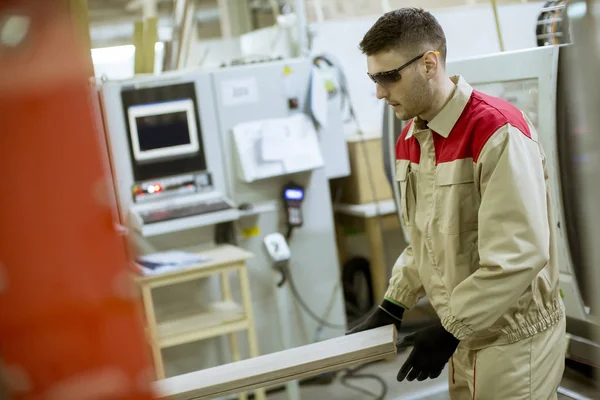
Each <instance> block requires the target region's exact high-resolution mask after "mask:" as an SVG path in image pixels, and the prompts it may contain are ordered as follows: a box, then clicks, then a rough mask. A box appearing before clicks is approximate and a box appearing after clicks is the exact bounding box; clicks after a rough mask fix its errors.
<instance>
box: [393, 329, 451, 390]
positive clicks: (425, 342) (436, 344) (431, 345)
mask: <svg viewBox="0 0 600 400" xmlns="http://www.w3.org/2000/svg"><path fill="white" fill-rule="evenodd" d="M458 343H459V340H458V339H457V338H455V337H454V336H452V334H451V333H450V332H448V331H447V330H445V329H444V327H443V326H442V325H441V324H437V325H435V326H430V327H428V328H425V329H421V330H419V331H417V332H415V333H413V334H412V335H408V336H407V337H405V338H404V340H402V342H401V343H400V344H399V345H398V347H399V348H403V347H408V346H414V348H413V350H412V352H411V353H410V355H409V356H408V359H407V360H406V362H405V363H404V365H402V368H400V371H399V372H398V377H397V379H398V382H402V381H403V380H404V378H406V375H407V374H408V380H409V381H414V380H415V379H417V380H419V381H424V380H425V379H427V378H431V379H434V378H437V377H438V376H440V374H441V373H442V371H443V370H444V366H445V365H446V363H447V362H448V360H449V359H450V357H452V355H453V354H454V351H455V350H456V347H457V346H458ZM409 372H410V373H409Z"/></svg>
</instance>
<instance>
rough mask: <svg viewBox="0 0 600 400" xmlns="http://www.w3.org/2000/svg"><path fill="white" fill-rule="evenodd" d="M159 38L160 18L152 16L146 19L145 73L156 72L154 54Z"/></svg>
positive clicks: (144, 44)
mask: <svg viewBox="0 0 600 400" xmlns="http://www.w3.org/2000/svg"><path fill="white" fill-rule="evenodd" d="M157 40H158V18H156V17H150V18H146V19H145V20H144V42H143V46H144V73H147V74H152V73H154V55H155V46H156V41H157Z"/></svg>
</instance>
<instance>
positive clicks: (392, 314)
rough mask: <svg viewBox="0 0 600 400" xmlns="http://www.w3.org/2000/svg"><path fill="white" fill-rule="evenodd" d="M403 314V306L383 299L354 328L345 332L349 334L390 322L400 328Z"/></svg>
mask: <svg viewBox="0 0 600 400" xmlns="http://www.w3.org/2000/svg"><path fill="white" fill-rule="evenodd" d="M403 314H404V307H402V306H399V305H397V304H394V303H392V302H391V301H389V300H385V299H384V300H383V301H382V302H381V304H380V305H379V306H378V307H377V308H376V309H375V310H374V311H371V313H370V314H369V315H368V316H367V317H366V318H365V319H363V320H362V321H361V322H360V323H359V324H358V325H356V326H355V327H354V328H352V329H350V330H349V331H348V332H347V333H346V334H347V335H349V334H352V333H357V332H362V331H366V330H368V329H373V328H379V327H380V326H385V325H391V324H394V325H396V329H400V325H402V315H403Z"/></svg>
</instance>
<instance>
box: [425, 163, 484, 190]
mask: <svg viewBox="0 0 600 400" xmlns="http://www.w3.org/2000/svg"><path fill="white" fill-rule="evenodd" d="M474 175H475V171H474V169H473V161H472V160H471V159H470V158H465V159H462V160H455V161H451V162H446V163H441V164H438V166H437V168H436V175H435V184H436V185H438V186H444V185H457V184H459V183H471V182H474V181H475V177H474Z"/></svg>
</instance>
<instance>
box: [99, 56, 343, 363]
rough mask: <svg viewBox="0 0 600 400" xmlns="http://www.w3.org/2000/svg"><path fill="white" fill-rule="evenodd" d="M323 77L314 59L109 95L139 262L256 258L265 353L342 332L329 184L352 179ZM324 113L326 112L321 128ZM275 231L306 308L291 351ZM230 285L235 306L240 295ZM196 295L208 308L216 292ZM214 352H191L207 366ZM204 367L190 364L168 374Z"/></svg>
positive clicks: (115, 164) (258, 321)
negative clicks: (142, 255) (212, 252)
mask: <svg viewBox="0 0 600 400" xmlns="http://www.w3.org/2000/svg"><path fill="white" fill-rule="evenodd" d="M316 74H318V71H317V69H316V67H315V66H314V65H313V63H312V62H311V61H310V60H308V59H295V60H279V61H274V62H267V63H258V64H249V65H239V66H231V67H225V68H219V69H215V70H193V71H181V72H175V73H169V74H165V75H160V76H140V77H135V78H134V79H131V80H127V81H114V82H112V81H108V82H104V83H103V85H102V88H101V98H102V103H103V111H104V118H105V120H106V126H107V131H108V133H107V142H108V147H109V152H110V156H111V157H110V159H111V167H112V171H113V176H114V180H115V182H116V191H117V198H118V203H119V209H120V215H121V219H122V221H123V223H126V224H127V225H128V226H129V227H131V229H132V230H133V231H134V232H135V234H136V235H137V239H138V240H140V241H141V242H143V244H144V246H138V251H143V252H154V251H161V250H168V249H173V248H179V249H191V248H194V247H210V246H211V245H213V243H214V242H223V241H228V242H231V243H234V244H236V245H238V246H240V247H242V248H244V249H246V250H248V251H250V252H252V253H253V254H254V257H253V258H252V259H250V260H249V261H248V271H249V276H250V284H251V289H252V299H253V307H254V310H255V312H254V315H255V325H256V328H257V331H258V338H259V348H260V351H261V353H271V352H274V351H280V350H282V349H283V348H284V347H289V346H294V347H295V346H298V345H303V344H308V343H311V342H314V341H317V340H321V339H325V338H330V337H334V336H339V335H342V334H344V332H345V312H344V305H343V296H342V290H341V283H340V281H339V270H338V268H339V261H338V256H337V251H336V246H335V243H336V242H335V235H334V231H335V230H334V223H333V212H332V205H331V195H330V191H329V179H331V178H337V177H342V176H346V175H348V174H349V173H350V167H349V160H348V154H347V149H346V144H345V138H344V134H343V129H342V128H343V121H342V116H341V96H340V95H339V94H337V95H336V94H335V93H334V94H333V95H331V94H330V93H329V92H327V88H326V87H325V86H324V84H315V81H314V77H315V76H316ZM320 82H323V81H322V80H321V81H320ZM328 84H329V85H331V82H330V81H328ZM315 102H318V104H319V105H322V106H325V107H324V108H323V107H319V110H320V112H319V115H318V118H316V117H315V116H314V114H313V112H312V108H313V107H312V106H313V105H314V104H315ZM292 229H293V230H294V235H293V237H291V230H292ZM275 232H281V233H283V234H284V235H286V236H287V237H288V240H289V247H290V249H291V251H292V252H293V253H294V255H295V256H294V258H293V259H291V260H290V262H289V266H288V267H289V268H288V273H289V274H291V276H293V279H294V282H295V284H296V288H297V290H296V291H295V294H296V296H301V299H300V300H301V303H297V302H293V303H292V302H291V303H289V307H288V308H289V310H287V312H289V320H290V321H293V326H294V327H295V329H293V330H291V332H290V337H289V338H288V342H287V343H285V344H284V343H281V342H278V341H277V340H273V338H272V332H277V331H279V327H280V321H279V318H278V315H280V313H278V312H277V307H276V304H277V301H276V296H277V286H276V285H275V284H274V283H273V269H272V260H271V259H270V256H269V255H268V254H267V253H266V252H265V250H264V245H263V238H264V237H265V236H266V235H268V234H272V233H275ZM140 249H141V250H140ZM231 279H232V282H231V283H232V285H231V286H232V289H233V296H234V299H236V300H237V299H239V297H240V293H238V292H237V291H236V288H239V285H238V282H236V281H235V279H237V278H234V277H232V278H231ZM190 290H193V291H196V292H198V293H199V294H198V296H200V293H201V294H206V295H208V294H209V292H211V291H214V290H217V291H218V290H219V289H218V285H212V286H211V285H208V286H202V287H201V288H200V287H197V286H196V287H194V288H190ZM163 294H164V293H163ZM176 295H177V293H174V294H173V296H176ZM165 296H166V295H165ZM236 296H237V297H236ZM296 304H302V306H303V307H304V308H305V310H304V311H301V310H300V309H299V308H298V307H297V306H296ZM315 316H316V317H317V318H315ZM186 346H188V345H186ZM214 348H215V346H209V349H208V350H206V351H204V350H203V351H198V350H197V349H196V350H185V351H183V350H181V353H184V354H185V355H187V354H194V353H195V354H203V357H201V358H202V360H200V361H207V360H209V359H210V358H211V357H209V355H208V354H209V352H210V351H213V350H214ZM241 350H242V354H244V352H246V351H247V349H244V348H242V349H241ZM181 353H180V354H181ZM217 357H219V358H220V360H221V361H217V362H224V359H225V357H220V356H217ZM165 358H166V359H169V357H165ZM190 358H192V357H190ZM207 363H208V361H207ZM213 364H214V362H213ZM206 366H210V363H208V364H202V363H200V364H199V360H198V357H193V359H191V360H190V364H189V365H186V366H181V367H177V368H176V369H175V370H171V373H169V372H167V373H168V375H173V374H180V373H184V372H189V371H192V370H197V369H199V368H202V367H206ZM167 370H169V368H167Z"/></svg>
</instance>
